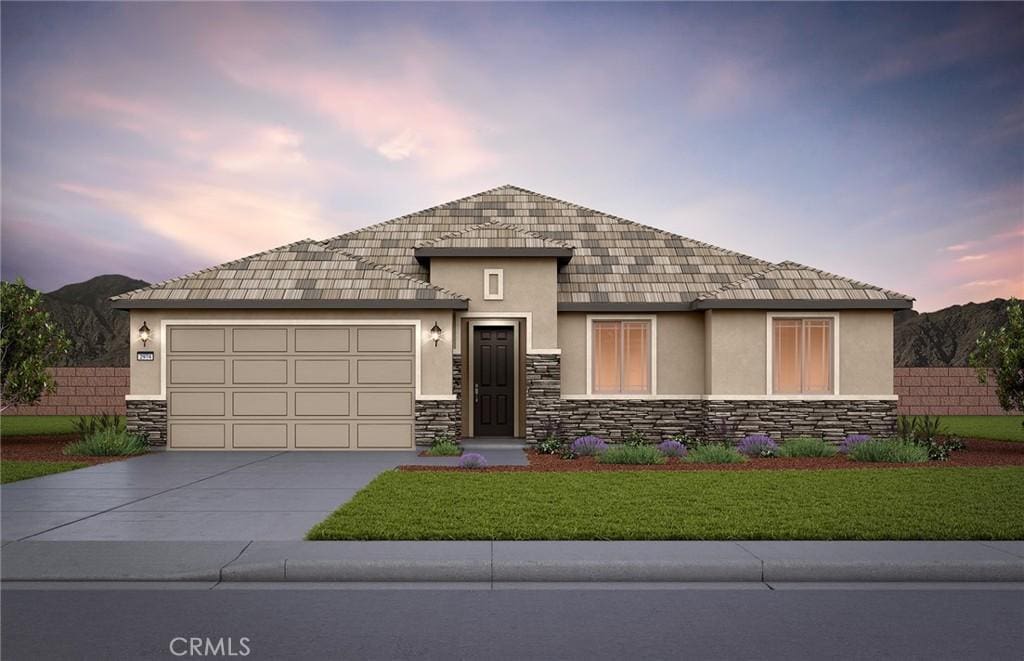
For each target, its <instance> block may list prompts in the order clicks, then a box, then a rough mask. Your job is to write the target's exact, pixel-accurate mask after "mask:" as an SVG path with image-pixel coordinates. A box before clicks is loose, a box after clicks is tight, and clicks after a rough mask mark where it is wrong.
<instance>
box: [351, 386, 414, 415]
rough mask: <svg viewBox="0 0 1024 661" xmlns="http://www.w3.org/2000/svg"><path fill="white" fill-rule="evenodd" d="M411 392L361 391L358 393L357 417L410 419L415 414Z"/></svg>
mask: <svg viewBox="0 0 1024 661" xmlns="http://www.w3.org/2000/svg"><path fill="white" fill-rule="evenodd" d="M412 402H413V400H412V393H411V392H404V391H398V392H389V391H377V390H361V391H359V392H358V393H356V415H360V416H369V417H389V418H391V417H408V416H410V415H412V414H413V403H412Z"/></svg>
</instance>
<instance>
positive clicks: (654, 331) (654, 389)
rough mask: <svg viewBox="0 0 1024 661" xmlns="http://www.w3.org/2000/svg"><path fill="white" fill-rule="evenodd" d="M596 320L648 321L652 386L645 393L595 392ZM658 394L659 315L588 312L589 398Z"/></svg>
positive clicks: (622, 397) (618, 397)
mask: <svg viewBox="0 0 1024 661" xmlns="http://www.w3.org/2000/svg"><path fill="white" fill-rule="evenodd" d="M595 321H647V322H650V325H651V332H650V341H651V350H650V352H649V353H650V360H651V369H650V377H651V388H650V390H649V391H648V392H645V393H621V392H620V393H595V392H594V322H595ZM657 394H658V315H655V314H588V315H587V395H586V397H587V398H588V399H651V398H653V397H655V396H657Z"/></svg>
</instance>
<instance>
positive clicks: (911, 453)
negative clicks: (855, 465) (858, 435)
mask: <svg viewBox="0 0 1024 661" xmlns="http://www.w3.org/2000/svg"><path fill="white" fill-rule="evenodd" d="M849 455H850V459H853V460H854V461H881V462H886V463H893V464H912V463H918V462H922V461H928V450H927V449H925V448H924V447H922V446H920V445H918V444H917V443H910V442H907V441H904V440H901V439H898V438H878V439H871V440H868V441H862V442H860V443H857V444H856V445H854V446H852V447H851V448H850V450H849Z"/></svg>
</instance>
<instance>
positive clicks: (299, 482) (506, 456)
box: [0, 446, 526, 543]
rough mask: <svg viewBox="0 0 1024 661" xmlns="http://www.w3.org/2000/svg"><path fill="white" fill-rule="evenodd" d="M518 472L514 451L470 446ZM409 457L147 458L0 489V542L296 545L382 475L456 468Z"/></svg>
mask: <svg viewBox="0 0 1024 661" xmlns="http://www.w3.org/2000/svg"><path fill="white" fill-rule="evenodd" d="M473 451H475V452H480V453H481V454H483V455H484V457H485V458H486V459H487V460H488V462H489V463H490V464H491V465H525V464H526V456H525V455H524V454H523V452H522V450H519V449H516V448H514V447H512V448H507V449H498V448H491V447H486V446H485V447H483V448H481V447H476V448H475V449H474V450H473ZM457 463H458V458H457V457H419V456H417V452H416V451H408V452H153V453H151V454H148V455H145V456H142V457H137V458H135V459H128V460H126V461H118V462H113V463H109V464H101V465H98V466H92V467H89V468H83V469H80V470H76V471H70V472H67V473H59V474H55V475H48V476H46V477H40V478H35V479H31V480H23V481H20V482H14V483H12V484H7V485H4V486H3V487H0V507H2V513H0V537H2V541H3V542H4V543H8V542H12V541H17V540H25V539H34V540H40V541H42V540H50V541H54V540H65V541H68V540H80V541H81V540H110V541H115V540H116V541H200V540H202V541H221V540H223V541H244V542H247V541H249V540H254V539H256V540H261V541H272V540H293V541H297V540H301V539H302V538H303V537H304V536H305V534H306V532H307V531H308V530H309V529H310V528H311V527H312V526H313V525H314V524H316V523H318V522H320V521H321V520H323V518H324V517H326V516H327V515H328V514H329V513H330V512H332V511H334V510H335V509H336V508H337V507H339V506H340V505H342V504H343V503H345V502H347V501H348V500H349V498H351V497H352V496H353V494H355V493H356V491H358V490H359V489H362V488H363V487H364V486H366V485H367V484H368V483H369V482H370V481H371V480H373V478H374V477H376V476H377V475H378V474H380V473H381V472H382V471H385V470H390V469H392V468H394V467H396V466H400V465H404V464H433V465H455V464H457Z"/></svg>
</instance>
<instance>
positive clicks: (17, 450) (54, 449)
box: [0, 434, 131, 464]
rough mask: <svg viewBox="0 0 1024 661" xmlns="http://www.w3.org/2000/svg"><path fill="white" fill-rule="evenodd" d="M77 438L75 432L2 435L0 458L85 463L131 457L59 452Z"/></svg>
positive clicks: (108, 461) (107, 461) (100, 462)
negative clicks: (89, 455)
mask: <svg viewBox="0 0 1024 661" xmlns="http://www.w3.org/2000/svg"><path fill="white" fill-rule="evenodd" d="M77 440H78V435H77V434H64V435H59V436H9V437H4V438H3V439H2V440H0V458H2V459H4V460H5V461H75V462H80V463H85V464H107V463H110V462H111V461H124V460H125V459H131V457H83V456H79V455H69V454H64V453H63V452H61V450H63V449H64V446H65V445H67V444H68V443H71V442H72V441H77Z"/></svg>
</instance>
